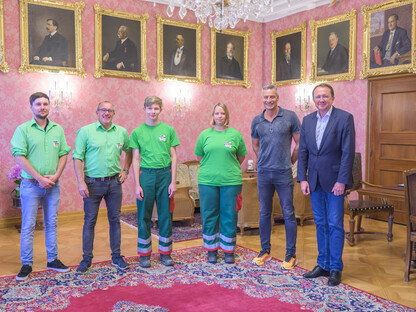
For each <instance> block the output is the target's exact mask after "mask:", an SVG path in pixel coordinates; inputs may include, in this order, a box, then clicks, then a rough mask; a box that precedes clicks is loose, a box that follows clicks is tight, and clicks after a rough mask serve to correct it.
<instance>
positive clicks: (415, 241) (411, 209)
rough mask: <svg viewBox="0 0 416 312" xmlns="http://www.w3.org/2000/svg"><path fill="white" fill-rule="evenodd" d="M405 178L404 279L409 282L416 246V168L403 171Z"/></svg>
mask: <svg viewBox="0 0 416 312" xmlns="http://www.w3.org/2000/svg"><path fill="white" fill-rule="evenodd" d="M403 178H404V192H405V207H406V224H407V242H406V257H405V262H404V280H405V281H406V282H408V281H409V274H410V264H411V260H412V255H413V252H414V251H415V248H416V169H411V170H408V171H405V172H403Z"/></svg>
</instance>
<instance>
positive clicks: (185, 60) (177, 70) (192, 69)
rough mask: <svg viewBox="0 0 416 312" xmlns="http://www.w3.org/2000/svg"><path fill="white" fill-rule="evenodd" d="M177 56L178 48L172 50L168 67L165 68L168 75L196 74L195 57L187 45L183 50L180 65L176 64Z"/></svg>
mask: <svg viewBox="0 0 416 312" xmlns="http://www.w3.org/2000/svg"><path fill="white" fill-rule="evenodd" d="M175 56H176V49H175V50H174V51H172V53H171V55H170V59H169V63H168V68H166V69H167V70H165V74H168V75H175V76H191V77H195V76H196V65H195V59H194V57H193V56H192V55H191V53H189V52H188V50H187V49H185V47H184V48H183V50H182V56H181V60H180V62H179V64H178V65H175Z"/></svg>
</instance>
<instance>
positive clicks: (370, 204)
mask: <svg viewBox="0 0 416 312" xmlns="http://www.w3.org/2000/svg"><path fill="white" fill-rule="evenodd" d="M352 176H353V186H352V187H351V188H350V189H349V190H347V191H346V194H345V210H344V212H345V214H347V215H349V216H350V222H349V227H350V231H349V232H347V233H345V234H346V238H347V242H348V244H350V245H351V246H354V245H355V238H354V235H356V234H378V235H387V240H388V241H389V242H391V240H392V238H393V211H394V207H393V205H389V204H387V201H386V200H383V202H382V203H380V202H374V201H369V200H364V199H363V196H362V195H359V196H358V200H349V199H348V196H349V195H350V194H351V193H352V192H354V191H357V190H359V189H361V188H362V185H363V184H364V185H368V186H377V185H374V184H371V183H368V182H365V181H362V180H361V179H362V171H361V154H360V153H355V158H354V165H353V172H352ZM380 211H388V212H389V219H388V233H387V234H386V233H380V232H366V231H365V230H364V229H363V228H362V227H361V221H362V216H363V215H371V214H374V213H377V212H380ZM355 217H358V218H357V228H355Z"/></svg>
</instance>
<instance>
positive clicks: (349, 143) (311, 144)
mask: <svg viewBox="0 0 416 312" xmlns="http://www.w3.org/2000/svg"><path fill="white" fill-rule="evenodd" d="M316 114H317V112H313V113H311V114H309V115H308V116H306V117H305V118H303V122H302V127H301V130H300V141H299V158H298V176H297V181H298V182H300V181H307V180H308V181H309V187H310V190H311V192H313V191H315V190H316V186H317V184H318V181H319V183H320V185H321V187H322V188H323V190H324V191H325V192H328V193H331V191H332V188H333V187H334V185H335V183H336V182H340V183H344V184H345V185H346V189H347V188H349V187H351V186H352V174H351V172H352V165H353V163H354V155H355V128H354V118H353V116H352V115H351V114H350V113H348V112H346V111H344V110H341V109H337V108H335V107H334V108H333V110H332V113H331V116H330V118H329V121H328V124H327V127H326V129H325V132H324V135H323V137H322V141H321V147H320V148H319V149H318V147H317V145H316V137H315V134H316V124H317V118H316ZM307 173H308V179H306V174H307Z"/></svg>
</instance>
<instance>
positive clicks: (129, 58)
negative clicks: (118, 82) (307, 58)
mask: <svg viewBox="0 0 416 312" xmlns="http://www.w3.org/2000/svg"><path fill="white" fill-rule="evenodd" d="M117 37H118V40H117V42H116V45H115V47H114V49H113V50H112V51H110V52H107V53H106V54H105V55H104V56H103V69H110V70H120V71H133V72H135V71H138V70H139V68H138V60H139V58H138V54H137V48H136V45H135V44H134V42H133V41H132V40H131V39H130V38H129V36H128V27H127V26H125V25H121V26H120V27H119V29H118V32H117Z"/></svg>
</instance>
